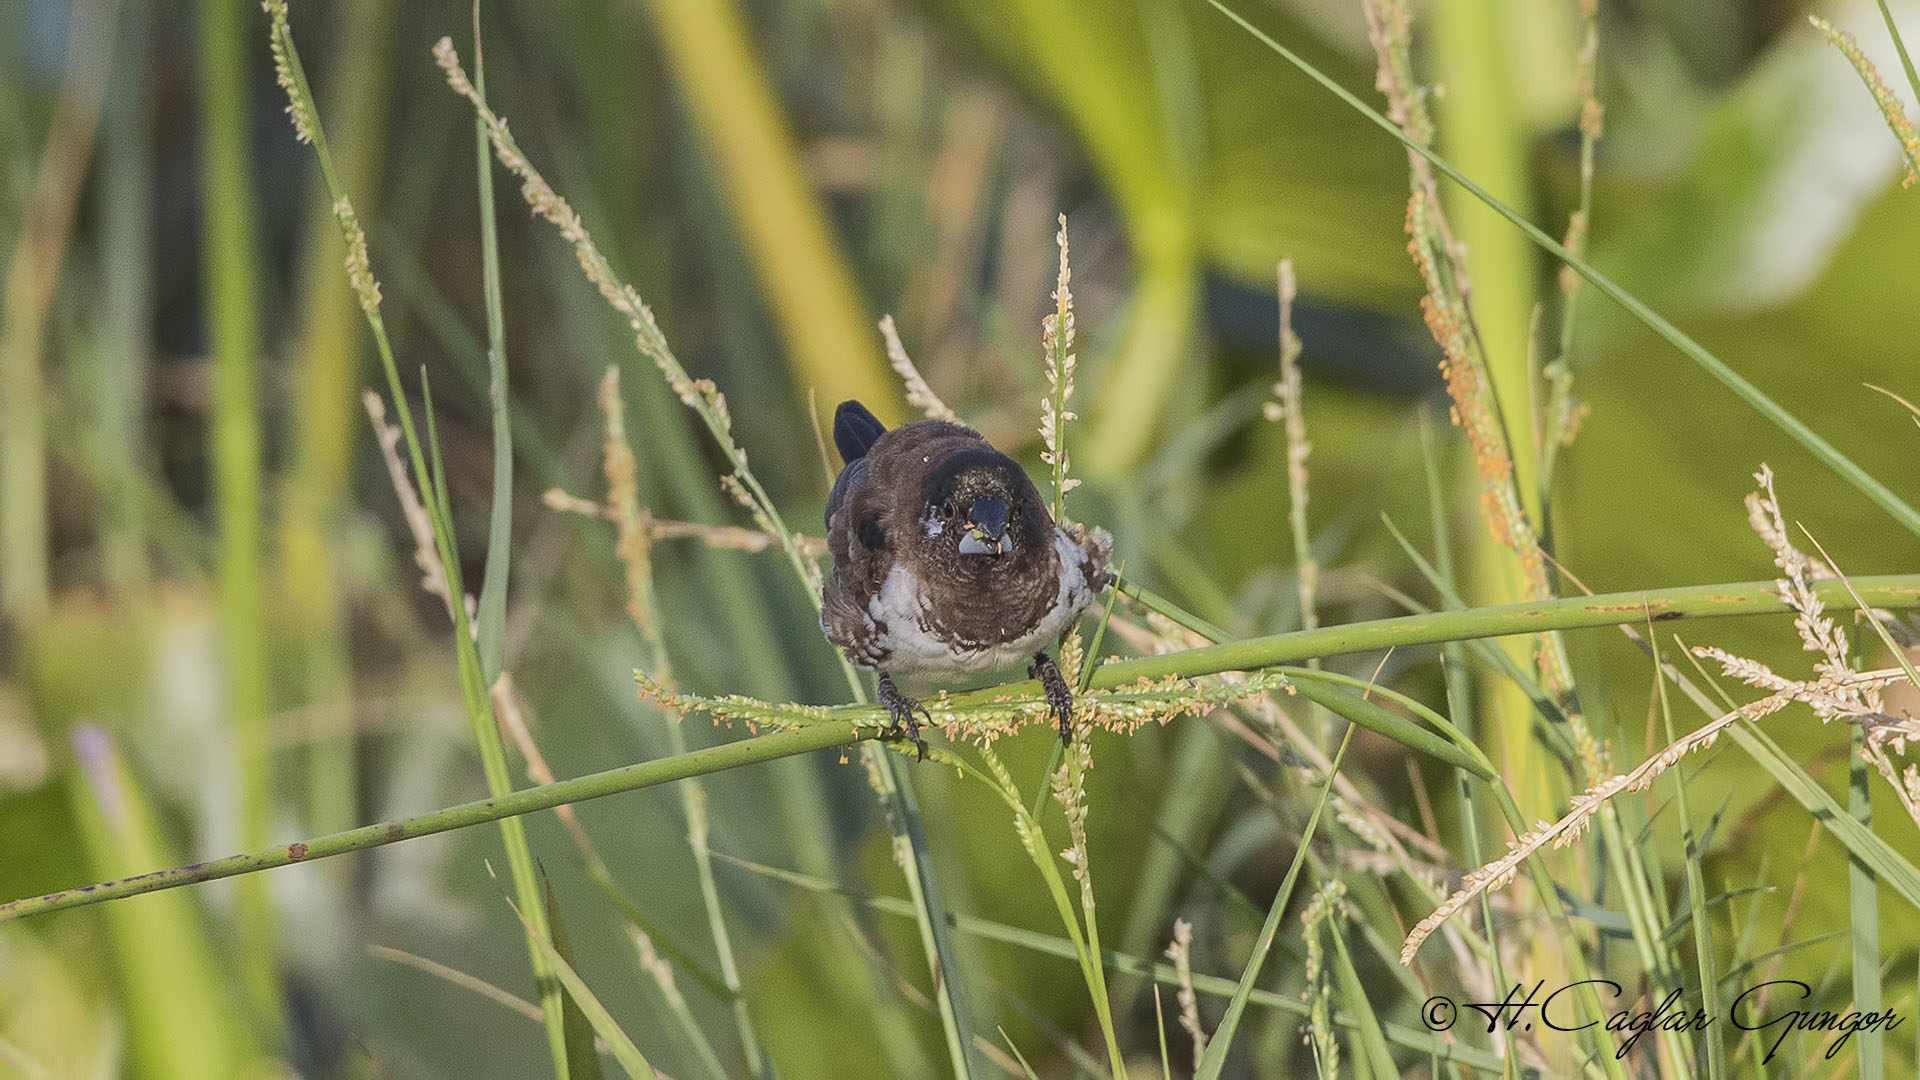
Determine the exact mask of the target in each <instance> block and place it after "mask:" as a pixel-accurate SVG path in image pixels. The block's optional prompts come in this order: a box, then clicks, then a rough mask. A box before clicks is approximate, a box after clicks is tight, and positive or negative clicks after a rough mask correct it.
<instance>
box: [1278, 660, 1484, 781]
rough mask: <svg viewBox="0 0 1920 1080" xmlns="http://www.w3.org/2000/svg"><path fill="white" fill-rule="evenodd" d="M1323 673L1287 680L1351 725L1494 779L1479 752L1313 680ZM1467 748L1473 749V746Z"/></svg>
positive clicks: (1296, 675)
mask: <svg viewBox="0 0 1920 1080" xmlns="http://www.w3.org/2000/svg"><path fill="white" fill-rule="evenodd" d="M1322 674H1325V673H1323V672H1317V671H1309V670H1306V669H1302V670H1298V671H1290V672H1288V673H1287V678H1288V679H1289V680H1290V681H1291V682H1292V683H1293V688H1294V689H1295V690H1298V691H1299V692H1300V696H1301V697H1303V698H1306V699H1307V700H1309V701H1311V702H1313V703H1315V704H1317V705H1320V706H1321V707H1323V708H1325V709H1328V710H1329V711H1331V712H1335V713H1338V714H1339V715H1341V716H1343V717H1345V718H1346V719H1347V720H1348V721H1350V722H1351V723H1354V724H1358V725H1359V726H1361V727H1363V728H1366V729H1367V730H1368V731H1372V732H1375V733H1376V734H1380V735H1385V736H1386V737H1387V738H1389V739H1392V740H1393V741H1394V742H1397V743H1399V744H1400V745H1402V746H1405V747H1407V748H1408V749H1410V750H1418V751H1420V752H1421V753H1423V754H1426V755H1427V756H1428V757H1431V758H1433V759H1435V760H1436V761H1442V762H1445V763H1446V764H1448V765H1451V766H1453V767H1454V768H1456V769H1462V770H1465V771H1466V772H1470V773H1472V774H1473V775H1475V776H1477V777H1479V778H1480V779H1482V780H1492V779H1493V778H1494V776H1495V773H1494V771H1493V766H1492V765H1490V764H1488V763H1487V761H1486V759H1485V758H1484V757H1482V756H1476V755H1477V754H1478V751H1477V750H1476V751H1474V752H1472V753H1469V752H1468V751H1467V750H1464V749H1462V748H1461V747H1459V746H1456V745H1455V744H1453V743H1450V742H1448V741H1447V740H1445V739H1442V738H1440V737H1439V736H1437V735H1435V734H1433V733H1432V732H1430V731H1428V730H1427V729H1426V728H1423V727H1421V726H1420V725H1418V724H1415V723H1414V722H1412V721H1411V720H1407V719H1406V718H1404V717H1402V716H1400V715H1398V714H1397V713H1393V712H1389V711H1388V710H1387V709H1385V708H1382V707H1381V706H1379V705H1376V704H1374V703H1373V702H1371V701H1368V700H1367V699H1366V698H1363V697H1361V696H1360V695H1358V694H1355V693H1352V692H1350V691H1348V690H1345V689H1343V688H1341V687H1340V686H1337V685H1335V684H1334V683H1333V682H1332V681H1331V680H1326V681H1323V680H1321V679H1319V678H1314V676H1318V675H1322ZM1449 727H1451V725H1449ZM1463 741H1464V738H1463ZM1467 745H1468V746H1469V747H1471V746H1472V744H1471V743H1468V744H1467Z"/></svg>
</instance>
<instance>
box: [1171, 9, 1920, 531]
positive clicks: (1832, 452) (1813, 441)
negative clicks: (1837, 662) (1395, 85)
mask: <svg viewBox="0 0 1920 1080" xmlns="http://www.w3.org/2000/svg"><path fill="white" fill-rule="evenodd" d="M1207 2H1208V3H1209V4H1211V5H1212V6H1213V7H1214V8H1215V9H1217V10H1218V11H1219V12H1220V13H1221V14H1223V15H1225V16H1226V17H1227V18H1229V19H1232V20H1233V21H1234V22H1235V23H1238V24H1239V25H1240V27H1241V28H1242V29H1244V30H1246V31H1247V33H1249V34H1252V35H1253V36H1254V37H1255V38H1256V39H1258V40H1259V41H1260V42H1261V44H1263V45H1265V46H1266V47H1267V48H1269V49H1271V50H1273V51H1274V52H1275V53H1277V54H1279V56H1280V57H1281V58H1282V59H1284V60H1286V61H1287V62H1288V63H1289V64H1292V65H1293V66H1294V67H1296V68H1298V69H1299V70H1300V71H1301V72H1302V73H1304V74H1305V75H1306V76H1307V77H1309V78H1311V79H1313V81H1315V82H1317V83H1319V84H1320V85H1321V86H1323V87H1325V88H1326V89H1327V90H1328V91H1329V92H1331V93H1332V94H1333V95H1334V96H1336V97H1338V98H1339V99H1340V100H1341V101H1344V102H1345V103H1346V104H1347V105H1349V106H1350V107H1352V108H1353V109H1354V110H1355V111H1356V112H1358V113H1360V114H1361V115H1362V116H1365V117H1366V118H1367V119H1368V120H1371V121H1372V122H1373V123H1374V124H1375V125H1377V126H1378V127H1379V128H1380V129H1381V130H1383V131H1385V132H1386V133H1387V134H1389V135H1391V136H1393V137H1394V138H1395V139H1397V140H1399V142H1400V143H1401V144H1403V145H1404V146H1406V148H1407V149H1409V150H1411V151H1413V152H1414V153H1416V154H1419V155H1420V156H1421V157H1422V158H1424V159H1425V160H1426V161H1427V163H1428V164H1430V165H1432V166H1433V168H1434V169H1435V170H1436V171H1438V172H1440V173H1442V174H1444V175H1445V176H1446V177H1447V178H1448V179H1450V180H1452V181H1453V182H1455V183H1457V184H1459V185H1460V186H1461V187H1462V188H1465V189H1466V190H1467V192H1468V193H1469V194H1471V195H1472V196H1473V197H1474V198H1476V199H1479V200H1480V201H1481V202H1483V203H1485V204H1487V205H1488V206H1489V207H1491V208H1492V209H1493V210H1494V212H1495V213H1498V214H1499V215H1500V216H1501V217H1504V218H1506V219H1507V220H1508V221H1509V222H1511V223H1512V224H1513V226H1514V227H1515V228H1517V229H1519V230H1520V231H1521V232H1523V233H1525V234H1526V235H1527V237H1528V239H1530V240H1532V241H1533V242H1534V243H1535V244H1536V245H1538V246H1539V247H1540V248H1541V250H1543V251H1545V252H1547V253H1548V254H1550V255H1552V256H1553V257H1554V258H1556V259H1559V260H1561V261H1562V262H1564V263H1566V264H1567V265H1568V266H1570V267H1572V268H1573V270H1574V272H1575V273H1577V274H1579V275H1580V276H1581V277H1583V278H1585V279H1586V280H1587V281H1589V282H1591V283H1592V284H1593V286H1594V288H1596V289H1599V290H1600V291H1601V292H1602V293H1605V294H1606V295H1607V296H1608V297H1609V298H1610V299H1612V300H1613V301H1614V302H1615V303H1617V304H1619V305H1620V306H1621V307H1623V308H1625V309H1627V311H1628V313H1630V314H1632V315H1633V316H1634V317H1635V318H1637V319H1639V320H1640V321H1641V322H1643V323H1645V324H1646V325H1647V327H1648V329H1651V330H1652V331H1653V332H1654V333H1655V334H1657V335H1659V336H1660V337H1661V338H1662V339H1663V340H1665V341H1666V342H1667V343H1668V344H1670V345H1672V346H1673V347H1674V348H1676V349H1678V350H1679V351H1680V352H1681V354H1682V355H1684V356H1686V357H1687V359H1689V360H1692V361H1693V362H1694V363H1695V364H1697V365H1699V366H1700V368H1701V369H1702V370H1704V371H1706V372H1707V374H1709V375H1711V376H1713V377H1714V378H1715V379H1717V380H1719V382H1720V383H1721V385H1723V386H1725V387H1726V388H1727V389H1729V390H1732V391H1733V392H1734V394H1735V395H1737V396H1738V397H1739V398H1740V399H1741V400H1742V401H1745V402H1746V403H1747V404H1748V405H1750V406H1752V407H1753V409H1754V410H1755V411H1756V412H1758V413H1759V414H1760V415H1762V416H1764V417H1766V418H1767V419H1768V420H1769V421H1771V422H1772V423H1773V424H1775V425H1776V426H1778V427H1779V428H1780V429H1781V430H1782V431H1785V432H1786V433H1787V434H1788V435H1789V436H1791V437H1792V438H1793V440H1794V441H1795V442H1797V443H1799V444H1800V445H1801V446H1802V447H1804V448H1805V449H1806V450H1807V452H1808V453H1810V454H1812V455H1813V456H1814V457H1815V458H1817V459H1819V461H1820V462H1821V463H1822V464H1823V465H1826V466H1827V467H1828V468H1829V469H1832V470H1833V471H1834V473H1835V474H1837V475H1838V476H1839V477H1840V478H1841V479H1843V480H1845V481H1846V482H1847V483H1849V484H1851V485H1852V486H1853V487H1854V488H1855V489H1857V490H1858V491H1859V492H1860V493H1861V494H1863V495H1865V496H1866V497H1867V498H1868V499H1869V500H1871V501H1872V502H1873V503H1874V504H1875V505H1876V506H1878V507H1880V509H1882V510H1884V511H1885V512H1886V513H1887V515H1888V516H1889V517H1891V518H1893V519H1894V520H1895V521H1898V522H1899V523H1900V524H1901V526H1902V527H1904V528H1906V529H1907V530H1908V531H1909V532H1912V533H1914V534H1915V535H1920V511H1916V510H1915V509H1914V508H1913V507H1912V506H1910V505H1908V504H1907V503H1906V502H1905V501H1904V500H1902V499H1901V498H1900V497H1899V496H1898V495H1895V494H1894V493H1893V491H1892V490H1891V489H1889V488H1888V487H1887V486H1886V485H1885V484H1882V483H1881V482H1880V481H1879V480H1876V479H1875V478H1874V477H1873V476H1871V475H1869V474H1868V473H1867V471H1866V470H1865V469H1862V468H1861V467H1860V466H1859V465H1856V464H1855V463H1854V462H1853V460H1852V459H1851V458H1848V457H1847V456H1846V455H1845V454H1843V453H1841V452H1840V450H1839V449H1838V448H1837V447H1835V446H1834V445H1833V444H1832V443H1829V442H1827V440H1825V439H1824V438H1821V437H1820V435H1819V434H1817V433H1816V432H1815V431H1814V430H1813V429H1812V428H1810V427H1808V426H1807V425H1806V424H1805V423H1803V422H1802V421H1801V420H1800V419H1799V418H1798V417H1796V416H1794V415H1793V414H1792V413H1790V412H1788V411H1787V410H1786V408H1785V407H1784V406H1782V405H1780V403H1778V402H1776V401H1774V400H1773V399H1772V398H1770V397H1768V396H1767V395H1766V394H1765V393H1763V392H1761V390H1760V388H1759V387H1757V386H1755V385H1753V384H1752V383H1751V382H1748V381H1747V380H1746V378H1745V377H1743V376H1742V375H1740V373H1739V372H1737V371H1735V370H1733V368H1731V367H1729V366H1728V365H1727V363H1726V361H1724V360H1721V359H1720V358H1719V357H1717V356H1715V355H1713V354H1712V353H1711V352H1708V351H1707V350H1706V349H1705V348H1704V347H1703V346H1701V345H1700V343H1699V342H1697V341H1695V340H1693V338H1691V337H1689V336H1687V335H1686V334H1684V333H1682V332H1681V330H1680V328H1679V327H1677V326H1675V325H1673V323H1671V322H1669V321H1667V319H1665V318H1664V317H1662V316H1661V315H1660V314H1659V313H1658V312H1655V311H1654V310H1653V309H1652V308H1650V307H1648V306H1647V305H1646V304H1645V303H1643V302H1642V301H1641V300H1640V299H1639V298H1638V297H1635V296H1634V295H1633V294H1632V293H1629V292H1627V291H1626V290H1625V289H1623V288H1621V287H1620V286H1619V285H1618V284H1616V283H1615V282H1614V280H1613V279H1612V278H1610V277H1608V276H1606V275H1605V274H1603V273H1601V272H1600V271H1599V270H1598V269H1596V268H1595V267H1594V266H1593V264H1591V263H1589V262H1588V261H1587V260H1585V259H1583V258H1581V257H1580V256H1578V255H1576V254H1574V253H1573V252H1571V251H1568V250H1567V249H1566V248H1565V247H1563V246H1561V244H1560V243H1559V241H1556V240H1555V239H1554V238H1553V237H1551V236H1548V235H1547V234H1546V233H1545V232H1544V231H1542V230H1541V229H1540V227H1539V226H1537V225H1535V224H1533V223H1532V222H1530V221H1528V220H1527V219H1526V218H1524V217H1522V216H1521V215H1520V214H1519V213H1517V212H1515V211H1514V210H1513V208H1512V207H1509V206H1508V205H1507V204H1505V203H1503V202H1501V201H1500V200H1499V199H1497V198H1495V197H1494V196H1493V195H1491V194H1490V193H1488V192H1487V190H1486V189H1485V188H1482V187H1481V186H1480V185H1479V184H1477V183H1475V182H1474V181H1473V180H1472V179H1470V178H1469V177H1467V175H1466V174H1464V173H1462V172H1461V171H1460V170H1459V169H1457V168H1455V167H1454V166H1453V165H1452V164H1451V163H1450V162H1448V161H1447V160H1446V159H1445V158H1444V157H1441V156H1440V155H1439V154H1438V153H1436V152H1435V151H1434V150H1433V149H1432V148H1431V147H1429V146H1427V145H1425V144H1423V143H1421V142H1419V141H1417V140H1415V139H1413V138H1411V137H1409V136H1408V135H1407V133H1406V132H1404V131H1401V130H1400V128H1399V126H1398V125H1397V124H1395V123H1394V122H1393V121H1391V120H1389V119H1387V118H1386V117H1385V116H1384V115H1382V114H1381V113H1380V111H1379V110H1378V109H1375V108H1374V107H1372V106H1371V105H1368V104H1367V103H1366V102H1364V101H1362V100H1361V99H1360V98H1359V96H1358V95H1356V94H1354V93H1353V92H1352V91H1350V90H1348V89H1347V88H1346V87H1344V86H1341V85H1340V84H1339V83H1338V82H1336V81H1334V79H1333V78H1332V77H1330V76H1328V75H1327V74H1326V73H1325V72H1322V71H1321V70H1320V69H1319V68H1317V67H1315V66H1314V65H1313V64H1311V63H1309V62H1308V61H1307V60H1306V59H1305V58H1303V57H1301V56H1300V55H1299V54H1298V53H1296V52H1294V51H1293V50H1291V49H1289V48H1287V47H1286V46H1285V45H1282V44H1280V43H1279V42H1278V41H1276V40H1274V38H1273V37H1272V36H1271V35H1269V34H1267V33H1266V32H1265V31H1263V30H1261V29H1260V28H1259V27H1257V26H1255V25H1253V24H1252V23H1251V22H1248V21H1247V20H1246V18H1245V17H1243V16H1241V15H1240V14H1238V13H1237V12H1235V11H1234V10H1233V9H1232V8H1229V7H1228V6H1227V5H1226V4H1225V3H1223V2H1222V0H1207Z"/></svg>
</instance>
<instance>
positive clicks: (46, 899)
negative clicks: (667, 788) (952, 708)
mask: <svg viewBox="0 0 1920 1080" xmlns="http://www.w3.org/2000/svg"><path fill="white" fill-rule="evenodd" d="M870 737H871V729H868V730H866V731H862V730H860V729H857V728H856V727H855V726H854V725H853V724H851V723H831V724H820V725H818V726H814V727H807V728H802V729H799V730H795V731H783V732H780V733H778V734H774V735H763V736H760V737H759V738H754V739H743V740H741V741H739V742H731V743H726V744H724V745H722V746H715V747H710V748H708V749H705V750H695V751H694V752H693V753H690V754H683V755H681V756H680V757H671V758H663V759H661V760H658V761H643V762H641V763H639V764H637V765H626V766H622V767H621V768H618V769H608V770H606V771H605V772H597V773H592V774H589V775H587V776H581V777H576V778H574V779H572V780H562V781H560V782H559V783H555V784H548V785H546V786H545V787H537V788H526V789H522V790H519V791H515V792H512V793H511V794H507V795H503V796H501V797H499V798H493V799H479V800H476V801H474V802H469V803H461V804H460V805H458V806H451V807H448V808H446V809H445V810H436V811H434V812H433V813H430V814H422V815H420V816H419V817H412V818H405V819H403V820H400V821H389V822H382V823H379V824H375V825H363V826H361V827H360V828H358V829H349V830H347V831H346V832H340V833H333V834H332V835H329V836H322V837H319V838H317V839H313V840H307V841H302V842H299V843H293V844H285V845H281V846H276V847H271V848H265V849H263V850H260V851H254V852H250V853H248V854H245V855H229V856H227V857H225V858H222V859H213V860H210V861H208V862H201V863H193V864H192V865H190V866H178V867H174V868H173V869H171V870H158V871H154V872H152V873H147V874H136V875H134V876H133V877H128V878H121V879H120V880H118V881H109V882H105V883H103V884H99V885H87V886H84V887H82V888H78V889H64V890H62V891H60V892H55V893H48V894H46V895H45V896H36V897H32V898H30V899H25V900H15V901H13V902H12V903H8V904H0V922H6V921H7V920H10V919H19V918H24V917H26V916H28V915H38V914H40V913H42V912H47V911H60V910H62V909H65V908H74V907H82V906H85V905H87V904H97V903H99V902H101V901H103V900H117V899H119V898H121V897H124V896H139V895H141V894H143V893H150V892H159V891H160V890H162V889H173V888H178V887H180V886H182V885H192V884H195V883H198V882H202V881H218V880H220V879H221V878H230V877H237V876H239V875H241V874H251V873H255V872H256V871H260V870H271V869H273V868H274V867H277V866H286V865H288V864H289V863H297V862H308V861H311V860H313V859H324V858H328V857H330V856H333V855H344V854H346V853H348V852H350V851H365V850H367V849H368V848H375V847H380V846H382V845H384V844H392V843H397V842H399V841H401V840H411V839H413V838H415V837H419V836H432V835H434V834H435V833H443V832H451V831H453V830H455V829H464V828H467V827H469V826H473V825H481V824H484V823H486V822H489V821H500V820H503V819H507V818H513V817H518V816H519V815H522V814H531V813H533V812H535V811H537V810H551V809H553V808H554V807H556V806H561V805H564V804H567V803H576V802H584V801H586V800H588V799H597V798H600V797H601V796H603V795H616V794H619V793H620V792H623V791H637V790H639V789H640V788H646V787H655V786H657V785H660V784H666V783H671V782H672V781H675V780H685V779H686V778H688V777H690V776H704V775H706V774H708V773H716V772H723V771H725V770H727V769H733V768H738V767H739V766H742V765H751V764H754V763H755V762H761V761H772V760H774V759H775V758H783V757H791V756H792V755H794V754H804V753H807V752H808V751H810V750H824V749H827V748H828V747H834V746H850V745H852V744H854V743H856V742H859V741H860V740H861V739H864V738H870Z"/></svg>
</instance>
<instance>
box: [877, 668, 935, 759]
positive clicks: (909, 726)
mask: <svg viewBox="0 0 1920 1080" xmlns="http://www.w3.org/2000/svg"><path fill="white" fill-rule="evenodd" d="M880 704H882V705H884V706H886V707H887V715H889V716H891V717H893V726H892V727H890V728H888V729H887V730H886V731H885V732H884V733H883V734H887V735H899V734H901V733H903V732H904V733H905V734H906V736H907V740H908V741H909V742H911V743H913V745H914V749H915V750H916V751H918V752H919V755H920V760H921V761H925V760H927V740H925V739H923V738H921V737H920V717H922V716H924V717H926V718H927V726H929V727H931V726H933V714H932V713H930V712H928V711H927V709H926V706H924V705H922V704H920V703H919V702H918V701H915V700H914V699H913V698H910V697H908V696H907V695H905V694H903V693H901V692H900V688H899V687H897V686H895V685H893V678H892V676H890V675H888V674H886V673H885V672H881V674H880Z"/></svg>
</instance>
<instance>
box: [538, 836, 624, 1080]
mask: <svg viewBox="0 0 1920 1080" xmlns="http://www.w3.org/2000/svg"><path fill="white" fill-rule="evenodd" d="M540 884H541V887H542V890H543V891H544V892H545V894H546V897H547V903H546V910H547V925H548V926H549V927H550V928H552V931H553V952H554V955H555V956H556V957H558V958H559V960H558V963H557V964H555V967H556V968H557V967H559V966H561V965H565V966H566V967H568V968H572V967H573V945H572V943H571V942H569V941H568V940H567V924H566V923H565V922H564V921H563V920H562V919H561V918H560V901H559V899H558V898H557V897H555V896H554V895H553V882H552V881H551V880H549V879H548V877H547V875H546V874H545V872H542V873H541V875H540ZM561 1015H562V1016H563V1017H564V1018H565V1023H564V1025H563V1026H564V1027H565V1028H566V1032H567V1075H569V1076H571V1077H574V1078H575V1080H600V1075H601V1074H600V1053H599V1051H598V1050H596V1049H595V1048H594V1045H593V1021H591V1020H589V1019H588V1018H587V1014H586V1012H585V1011H584V1010H583V1009H581V1007H580V999H579V998H578V997H577V996H575V995H574V994H572V993H569V994H567V996H566V1001H565V1003H564V1004H563V1006H562V1013H561ZM623 1064H624V1062H623Z"/></svg>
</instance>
